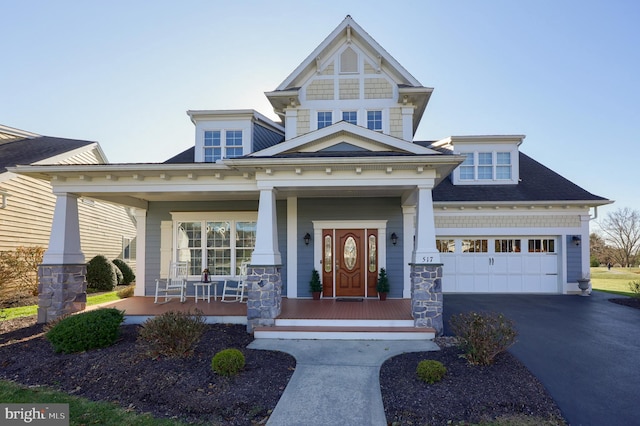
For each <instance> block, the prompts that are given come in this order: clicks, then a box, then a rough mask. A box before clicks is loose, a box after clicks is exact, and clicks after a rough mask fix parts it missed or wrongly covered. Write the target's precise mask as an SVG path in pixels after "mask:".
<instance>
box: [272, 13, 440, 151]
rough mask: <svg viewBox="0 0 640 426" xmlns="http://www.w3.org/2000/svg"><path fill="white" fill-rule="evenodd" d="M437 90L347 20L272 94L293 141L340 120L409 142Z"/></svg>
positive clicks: (288, 135) (277, 110)
mask: <svg viewBox="0 0 640 426" xmlns="http://www.w3.org/2000/svg"><path fill="white" fill-rule="evenodd" d="M432 90H433V89H431V88H427V87H423V86H422V84H420V82H419V81H418V80H416V79H415V78H414V77H413V76H412V75H411V74H410V73H409V72H408V71H407V70H405V69H404V68H403V67H402V66H401V65H400V64H399V63H398V62H397V61H396V60H395V59H394V58H393V57H392V56H391V55H389V53H387V52H386V51H385V50H384V49H383V48H382V47H381V46H380V45H379V44H378V43H377V42H376V41H375V40H373V38H371V36H369V34H367V33H366V32H365V31H364V30H363V29H362V28H361V27H360V26H359V25H358V24H357V23H355V21H354V20H353V19H352V18H351V17H350V16H347V17H346V18H345V19H344V20H343V21H342V22H341V23H340V25H339V26H338V27H337V28H336V29H335V30H334V31H333V32H332V33H331V34H330V35H329V37H327V38H326V39H325V40H324V41H323V42H322V43H321V44H320V45H319V46H318V47H317V48H316V49H315V50H314V51H313V52H312V53H311V54H310V55H309V56H308V57H307V58H306V59H305V60H304V61H303V62H302V63H301V64H300V65H299V66H298V67H297V68H296V70H294V72H293V73H292V74H291V75H289V77H287V78H286V79H285V80H284V81H283V82H282V83H281V84H280V85H279V86H278V87H277V89H276V90H275V91H273V92H268V93H266V96H267V97H268V98H269V101H270V102H271V104H272V105H273V106H274V111H275V112H276V113H277V114H279V115H280V116H282V117H283V118H284V121H285V128H286V139H293V138H295V137H297V136H301V135H303V134H305V133H308V132H313V131H315V130H318V129H321V128H322V127H325V126H327V125H330V124H335V123H337V122H339V121H341V120H346V121H349V122H351V123H352V124H356V125H359V126H361V127H368V128H370V129H372V128H373V127H372V121H371V120H372V119H371V116H370V115H369V114H371V113H374V114H378V115H379V117H378V118H377V120H378V121H379V123H376V126H377V127H376V128H375V130H377V131H380V132H382V133H385V134H387V135H390V136H394V137H396V138H399V139H404V140H406V141H411V140H412V139H413V134H414V133H415V131H416V129H417V126H418V124H419V122H420V118H421V117H422V114H423V112H424V109H425V108H426V105H427V103H428V101H429V98H430V96H431V92H432Z"/></svg>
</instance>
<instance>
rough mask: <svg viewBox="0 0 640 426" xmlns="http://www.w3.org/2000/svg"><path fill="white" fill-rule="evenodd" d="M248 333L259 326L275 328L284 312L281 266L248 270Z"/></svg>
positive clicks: (254, 267)
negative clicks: (277, 320) (281, 313)
mask: <svg viewBox="0 0 640 426" xmlns="http://www.w3.org/2000/svg"><path fill="white" fill-rule="evenodd" d="M247 289H248V296H247V332H249V333H253V329H254V328H255V327H257V326H268V327H273V326H274V325H275V323H276V318H277V317H278V316H279V315H280V312H281V311H282V278H281V275H280V267H279V266H252V265H249V267H248V268H247Z"/></svg>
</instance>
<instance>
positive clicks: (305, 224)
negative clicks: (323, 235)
mask: <svg viewBox="0 0 640 426" xmlns="http://www.w3.org/2000/svg"><path fill="white" fill-rule="evenodd" d="M314 220H336V221H339V220H387V259H386V263H387V275H388V276H389V282H390V283H391V292H390V293H389V297H402V287H403V283H404V279H403V264H404V263H403V255H402V239H403V235H402V209H401V207H400V199H399V198H393V197H389V198H307V199H304V198H299V199H298V236H299V238H300V244H299V245H298V256H297V257H298V295H299V296H301V297H305V296H311V293H310V292H309V280H310V278H311V271H312V270H313V247H312V245H311V244H310V245H309V246H306V245H304V243H303V242H302V236H303V235H304V234H306V233H307V232H308V233H309V234H311V235H313V223H312V221H314ZM393 232H395V233H396V235H398V239H399V242H398V244H397V245H396V246H393V245H391V242H390V241H389V238H388V236H389V235H391V234H392V233H393Z"/></svg>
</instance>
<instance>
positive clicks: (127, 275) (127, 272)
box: [113, 259, 136, 285]
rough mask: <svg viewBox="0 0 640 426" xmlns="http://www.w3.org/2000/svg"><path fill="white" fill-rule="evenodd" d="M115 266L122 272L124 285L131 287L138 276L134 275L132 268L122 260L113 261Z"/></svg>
mask: <svg viewBox="0 0 640 426" xmlns="http://www.w3.org/2000/svg"><path fill="white" fill-rule="evenodd" d="M113 264H114V265H116V266H117V267H118V269H119V270H120V272H122V284H124V285H129V284H131V283H132V282H133V281H134V280H135V279H136V274H134V273H133V270H132V269H131V266H129V265H128V264H127V262H125V261H124V260H122V259H113Z"/></svg>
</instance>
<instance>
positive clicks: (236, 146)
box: [225, 130, 242, 158]
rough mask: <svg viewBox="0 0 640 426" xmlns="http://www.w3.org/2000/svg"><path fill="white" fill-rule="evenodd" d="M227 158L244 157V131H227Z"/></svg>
mask: <svg viewBox="0 0 640 426" xmlns="http://www.w3.org/2000/svg"><path fill="white" fill-rule="evenodd" d="M226 136H227V137H226V143H227V146H226V151H227V152H226V154H225V158H234V157H242V130H227V135H226Z"/></svg>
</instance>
